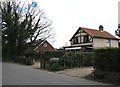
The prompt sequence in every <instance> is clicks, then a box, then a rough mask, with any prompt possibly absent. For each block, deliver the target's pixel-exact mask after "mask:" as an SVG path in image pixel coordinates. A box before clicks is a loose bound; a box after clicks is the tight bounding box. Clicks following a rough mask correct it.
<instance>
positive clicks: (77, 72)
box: [56, 67, 93, 77]
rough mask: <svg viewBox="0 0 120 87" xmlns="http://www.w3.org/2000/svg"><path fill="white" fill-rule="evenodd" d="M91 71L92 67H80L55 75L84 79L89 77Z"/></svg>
mask: <svg viewBox="0 0 120 87" xmlns="http://www.w3.org/2000/svg"><path fill="white" fill-rule="evenodd" d="M92 70H93V67H82V68H73V69H67V70H63V71H58V72H56V73H57V74H63V75H68V76H73V77H85V76H87V75H89V74H90V73H91V72H92Z"/></svg>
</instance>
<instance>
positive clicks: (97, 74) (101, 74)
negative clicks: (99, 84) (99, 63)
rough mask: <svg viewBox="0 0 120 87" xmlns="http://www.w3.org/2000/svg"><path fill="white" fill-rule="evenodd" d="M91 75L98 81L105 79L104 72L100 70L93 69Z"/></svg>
mask: <svg viewBox="0 0 120 87" xmlns="http://www.w3.org/2000/svg"><path fill="white" fill-rule="evenodd" d="M92 74H93V76H94V77H95V78H98V79H103V78H105V72H104V71H102V70H100V69H95V70H94V71H93V73H92Z"/></svg>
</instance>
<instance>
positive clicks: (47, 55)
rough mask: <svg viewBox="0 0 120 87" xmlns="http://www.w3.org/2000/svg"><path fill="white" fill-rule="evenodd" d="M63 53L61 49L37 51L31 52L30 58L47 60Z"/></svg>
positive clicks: (58, 56)
mask: <svg viewBox="0 0 120 87" xmlns="http://www.w3.org/2000/svg"><path fill="white" fill-rule="evenodd" d="M63 55H64V52H63V51H39V52H38V53H33V56H32V58H34V59H41V60H44V61H49V60H50V59H51V58H60V57H62V56H63Z"/></svg>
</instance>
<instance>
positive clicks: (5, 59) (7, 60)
mask: <svg viewBox="0 0 120 87" xmlns="http://www.w3.org/2000/svg"><path fill="white" fill-rule="evenodd" d="M2 62H9V63H15V62H14V60H12V59H9V58H4V59H2Z"/></svg>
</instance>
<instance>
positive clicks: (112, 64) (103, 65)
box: [93, 48, 120, 72]
mask: <svg viewBox="0 0 120 87" xmlns="http://www.w3.org/2000/svg"><path fill="white" fill-rule="evenodd" d="M93 64H94V68H97V69H101V70H104V71H116V72H120V48H99V49H95V50H94V57H93Z"/></svg>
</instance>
